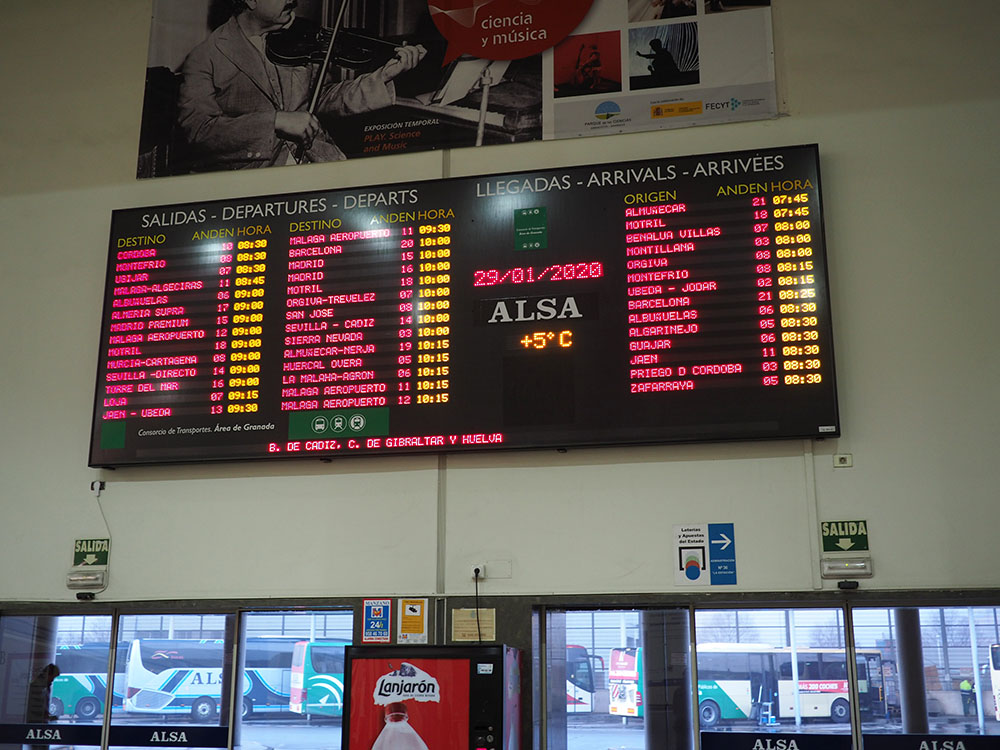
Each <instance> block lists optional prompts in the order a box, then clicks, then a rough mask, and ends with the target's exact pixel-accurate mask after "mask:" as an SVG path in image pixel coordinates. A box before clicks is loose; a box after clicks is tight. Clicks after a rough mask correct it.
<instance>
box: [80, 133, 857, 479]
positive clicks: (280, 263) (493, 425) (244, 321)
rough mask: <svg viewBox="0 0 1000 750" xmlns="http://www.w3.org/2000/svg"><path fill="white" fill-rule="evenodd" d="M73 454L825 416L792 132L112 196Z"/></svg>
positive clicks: (669, 430)
mask: <svg viewBox="0 0 1000 750" xmlns="http://www.w3.org/2000/svg"><path fill="white" fill-rule="evenodd" d="M107 274H108V275H107V289H106V292H105V300H104V317H103V323H102V329H101V345H100V357H99V363H98V371H97V394H96V402H95V409H94V422H93V433H92V439H91V450H90V464H91V465H92V466H120V465H128V464H149V463H161V462H182V461H206V460H230V459H258V458H288V457H321V458H328V457H333V456H344V455H370V454H385V453H427V452H431V453H433V452H445V451H449V452H450V451H466V450H482V449H497V448H541V447H557V448H563V447H570V446H585V445H589V446H594V445H613V444H642V443H668V442H690V441H711V440H743V439H764V438H793V437H831V436H836V435H838V434H839V432H840V426H839V420H838V415H837V397H836V387H835V378H834V367H833V347H832V334H831V328H830V308H829V293H828V284H827V270H826V252H825V247H824V233H823V213H822V203H821V200H820V180H819V156H818V149H817V147H816V146H812V145H808V146H792V147H787V148H774V149H763V150H759V151H746V152H739V153H720V154H706V155H700V156H688V157H677V158H664V159H650V160H647V161H636V162H628V163H618V164H601V165H596V166H582V167H573V168H566V169H551V170H544V171H533V172H524V173H516V174H513V173H511V174H502V175H486V176H477V177H463V178H454V179H447V180H434V181H426V182H412V183H401V184H392V185H382V186H377V187H366V188H350V189H345V190H330V191H322V192H310V193H299V194H292V195H281V196H268V197H259V198H246V199H233V200H223V201H213V202H207V203H192V204H181V205H172V206H166V207H155V208H137V209H127V210H120V211H115V212H114V214H113V217H112V225H111V241H110V259H109V263H108V272H107Z"/></svg>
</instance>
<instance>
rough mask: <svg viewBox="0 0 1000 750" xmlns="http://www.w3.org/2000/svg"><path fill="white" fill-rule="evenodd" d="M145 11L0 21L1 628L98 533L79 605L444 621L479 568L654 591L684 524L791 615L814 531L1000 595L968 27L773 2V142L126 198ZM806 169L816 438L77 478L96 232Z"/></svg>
mask: <svg viewBox="0 0 1000 750" xmlns="http://www.w3.org/2000/svg"><path fill="white" fill-rule="evenodd" d="M150 12H151V8H150V3H149V2H148V1H147V2H137V0H89V2H86V3H79V2H68V1H66V2H59V1H57V0H36V2H33V3H20V4H10V7H5V8H4V9H3V26H4V28H5V35H4V36H5V39H4V44H3V45H0V69H2V70H4V71H5V75H4V76H3V77H2V78H0V101H3V102H4V105H3V114H2V115H0V321H2V322H3V326H2V328H0V352H3V355H2V358H0V382H2V388H0V417H2V420H3V431H2V433H0V600H3V601H23V600H33V601H52V600H54V601H59V600H69V599H71V598H72V594H70V593H69V592H68V591H67V590H66V588H65V585H64V580H65V575H66V573H67V571H68V568H69V567H70V565H71V562H72V545H73V540H74V539H76V538H87V537H103V536H107V534H108V532H107V530H106V528H105V521H104V520H103V518H102V513H101V510H103V513H104V515H105V516H106V518H107V523H108V526H109V527H110V534H111V536H112V537H113V548H112V557H111V561H112V566H111V567H112V569H111V585H110V587H109V589H108V590H107V592H106V593H105V594H104V595H103V597H102V598H104V599H107V600H123V601H127V600H137V599H161V598H162V599H173V598H186V597H199V598H201V597H205V598H211V597H227V598H228V597H238V596H248V597H250V596H252V597H271V596H274V597H285V596H353V595H375V594H432V593H435V592H438V593H447V594H467V593H470V592H471V590H472V582H471V580H469V578H468V575H467V571H468V565H469V564H470V563H471V562H477V561H483V560H485V561H487V562H488V563H489V562H490V561H507V560H509V561H510V567H511V577H510V578H495V579H490V580H488V581H487V582H485V583H484V587H483V590H484V592H485V593H490V594H493V593H524V594H528V593H532V594H534V593H539V594H541V593H548V592H596V593H600V592H660V591H662V592H671V591H674V590H675V586H674V584H673V572H672V568H671V559H672V546H671V545H672V536H671V535H672V530H673V526H674V524H678V523H695V522H711V521H732V522H734V523H735V524H736V533H737V542H738V566H739V580H740V583H739V586H738V587H737V590H739V591H764V592H768V591H770V592H789V591H809V590H812V589H813V588H818V587H825V588H832V586H831V584H829V583H822V582H820V580H819V577H818V573H817V562H818V554H817V552H816V550H817V547H818V544H819V542H818V539H817V536H818V521H819V520H838V519H859V518H863V519H867V520H868V522H869V525H870V538H871V545H872V556H873V559H874V563H875V570H876V575H875V577H874V579H872V580H871V581H866V582H864V583H863V584H862V586H863V587H864V588H867V589H895V588H913V589H924V588H945V589H954V588H983V587H998V586H1000V572H998V567H1000V566H998V565H997V548H998V544H997V541H996V540H997V525H998V524H997V520H996V519H997V508H998V492H997V486H998V485H1000V459H998V456H997V455H996V454H997V449H998V445H1000V396H998V393H997V387H998V385H1000V378H998V374H997V373H998V371H1000V346H998V343H1000V341H998V338H1000V337H998V334H997V327H996V323H995V320H996V312H995V307H996V304H995V300H996V298H997V295H996V292H995V286H996V283H997V280H998V279H1000V261H998V258H1000V252H998V241H997V235H998V232H997V222H996V215H997V209H996V207H995V205H994V204H995V203H996V201H997V198H998V197H1000V191H998V187H1000V185H998V182H1000V180H998V177H997V174H998V170H997V165H998V164H1000V159H998V157H1000V148H998V145H997V122H1000V97H998V93H997V92H998V91H1000V63H998V60H1000V58H998V54H997V51H996V39H995V34H996V29H997V28H998V21H1000V9H998V6H997V4H996V3H994V2H992V0H975V1H973V0H964V1H963V2H961V3H940V2H931V1H930V0H908V1H907V2H903V1H902V0H891V1H890V0H883V1H881V2H871V1H870V0H864V1H862V0H840V1H839V2H835V3H834V2H827V1H825V0H774V2H773V15H774V27H775V28H774V31H775V45H776V69H777V74H778V77H779V89H780V92H781V95H782V98H783V101H784V109H785V110H786V112H787V116H783V117H781V118H778V119H776V120H772V121H767V122H759V123H741V124H733V125H718V126H712V127H701V128H692V129H686V130H679V131H668V132H664V133H652V134H642V135H635V136H617V137H609V138H592V139H582V140H577V141H561V142H556V143H546V144H544V145H543V144H523V145H515V146H503V147H491V148H482V149H459V150H454V151H451V152H450V153H448V154H441V153H427V154H416V155H410V156H393V157H384V158H378V159H366V160H356V161H352V162H348V163H343V164H327V165H316V166H311V167H302V168H295V169H271V170H261V171H258V172H254V173H250V174H247V173H240V174H215V175H206V176H200V177H177V178H165V179H160V180H152V181H142V182H137V181H136V180H134V179H133V175H134V173H135V154H136V144H137V139H138V129H139V113H140V104H141V97H142V88H143V71H144V68H145V64H146V44H147V39H148V28H149V25H148V24H149V17H150ZM18 71H20V72H21V74H20V75H18ZM812 142H816V143H819V144H820V152H821V159H822V169H823V189H824V202H825V211H826V227H827V244H828V248H829V264H830V274H831V286H832V296H833V310H834V326H835V346H836V358H837V369H838V378H839V392H840V400H841V417H842V424H843V437H841V438H840V439H837V440H827V441H816V442H808V441H807V442H802V441H789V442H774V443H731V444H722V445H693V446H663V447H645V448H609V449H592V450H571V451H569V452H568V453H554V452H547V451H546V452H525V453H499V454H475V455H459V456H448V457H447V458H446V459H443V460H441V461H439V460H438V458H436V457H433V456H417V457H402V458H369V459H342V460H337V461H334V462H332V463H329V464H323V463H319V462H292V463H280V464H278V465H274V464H235V465H226V464H223V465H212V466H194V467H186V466H171V467H158V468H144V469H127V470H118V471H115V472H110V471H106V472H100V471H96V470H92V469H89V468H87V465H86V463H87V445H88V438H89V429H90V427H89V425H90V413H91V408H92V397H93V388H94V380H93V379H94V373H95V369H96V354H97V344H98V340H99V327H100V312H101V310H100V308H101V299H102V285H103V275H104V269H105V260H106V253H107V238H108V228H109V220H110V214H111V211H112V210H113V209H117V208H124V207H128V206H141V205H156V204H161V203H171V202H179V201H188V200H208V199H217V198H229V197H237V196H244V195H267V194H273V193H279V192H283V191H300V190H310V189H321V188H331V187H344V186H351V185H364V184H375V183H382V182H391V181H396V180H409V179H414V178H428V179H429V178H435V177H441V176H446V171H447V176H458V175H466V174H478V173H485V172H491V171H508V170H518V169H533V168H541V167H550V166H562V165H569V164H576V163H592V162H603V161H614V160H619V159H635V158H646V157H655V156H663V157H666V156H673V155H685V154H696V153H701V152H709V151H718V150H737V149H744V148H760V147H769V146H783V145H790V144H796V143H812ZM834 453H851V454H852V455H853V457H854V467H853V468H850V469H834V468H833V464H832V458H831V457H832V454H834ZM98 478H101V479H104V480H106V481H107V482H108V486H107V490H106V491H105V493H104V494H103V495H102V497H101V499H100V505H101V507H100V508H99V507H98V503H97V500H96V499H95V497H94V496H93V495H92V494H90V492H89V491H88V488H89V485H90V482H91V481H92V480H94V479H98ZM439 510H440V511H442V516H443V520H444V523H443V536H440V537H439V535H438V529H439V525H438V514H439ZM439 551H443V560H444V570H443V573H444V580H445V584H444V587H443V590H439V589H438V587H437V578H438V568H437V565H438V557H439Z"/></svg>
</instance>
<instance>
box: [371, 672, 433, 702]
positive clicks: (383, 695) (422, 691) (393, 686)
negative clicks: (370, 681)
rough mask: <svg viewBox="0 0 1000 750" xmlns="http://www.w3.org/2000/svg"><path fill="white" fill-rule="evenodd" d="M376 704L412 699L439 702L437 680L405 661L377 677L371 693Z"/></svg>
mask: <svg viewBox="0 0 1000 750" xmlns="http://www.w3.org/2000/svg"><path fill="white" fill-rule="evenodd" d="M372 697H374V699H375V705H376V706H385V705H388V704H389V703H396V702H398V701H403V700H408V699H412V700H415V701H419V702H425V703H426V702H429V701H433V702H434V703H440V702H441V688H440V687H439V686H438V681H437V680H436V679H435V678H434V677H432V676H431V675H429V674H427V672H425V671H423V670H422V669H417V668H416V667H415V666H413V665H412V664H407V663H406V662H405V661H404V662H403V663H402V664H400V665H399V669H396V670H394V671H392V672H389V673H388V674H384V675H382V676H381V677H379V678H378V682H376V683H375V692H374V694H373V696H372Z"/></svg>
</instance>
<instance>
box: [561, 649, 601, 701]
mask: <svg viewBox="0 0 1000 750" xmlns="http://www.w3.org/2000/svg"><path fill="white" fill-rule="evenodd" d="M592 659H594V660H599V661H601V663H602V664H603V660H601V658H600V657H599V656H591V655H590V654H589V653H587V649H586V648H585V647H583V646H572V645H571V646H566V713H570V714H589V713H593V711H594V696H595V695H596V693H597V681H596V680H595V678H594V665H593V664H592V663H591V660H592Z"/></svg>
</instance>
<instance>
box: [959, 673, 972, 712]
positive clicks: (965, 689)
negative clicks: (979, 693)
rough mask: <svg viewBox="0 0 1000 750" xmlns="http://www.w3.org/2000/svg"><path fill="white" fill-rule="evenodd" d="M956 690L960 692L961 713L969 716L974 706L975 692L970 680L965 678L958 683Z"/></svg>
mask: <svg viewBox="0 0 1000 750" xmlns="http://www.w3.org/2000/svg"><path fill="white" fill-rule="evenodd" d="M958 689H959V690H961V691H962V712H963V713H964V714H965V715H966V716H971V715H972V712H973V711H974V710H975V706H976V691H975V689H974V684H973V682H972V680H970V679H969V678H968V677H965V678H964V679H963V680H962V681H961V682H960V683H958Z"/></svg>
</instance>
